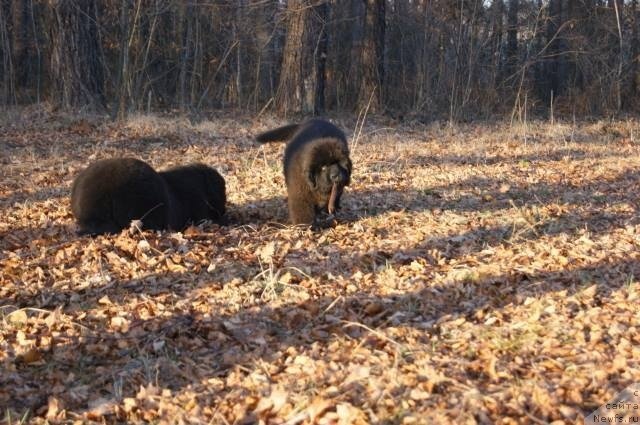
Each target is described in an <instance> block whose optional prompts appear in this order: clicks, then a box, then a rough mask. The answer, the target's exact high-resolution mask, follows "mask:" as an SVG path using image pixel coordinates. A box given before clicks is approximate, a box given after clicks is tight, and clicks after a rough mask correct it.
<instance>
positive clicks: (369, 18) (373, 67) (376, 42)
mask: <svg viewBox="0 0 640 425" xmlns="http://www.w3.org/2000/svg"><path fill="white" fill-rule="evenodd" d="M363 1H364V4H365V15H364V22H365V23H364V43H363V44H362V52H361V66H362V81H361V84H360V92H359V95H358V107H359V108H365V107H367V105H369V104H370V110H371V111H372V112H374V111H379V110H380V108H381V106H382V105H381V102H382V86H383V82H384V34H385V29H386V25H385V0H363Z"/></svg>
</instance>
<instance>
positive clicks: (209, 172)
mask: <svg viewBox="0 0 640 425" xmlns="http://www.w3.org/2000/svg"><path fill="white" fill-rule="evenodd" d="M159 174H160V176H161V177H162V178H163V179H164V181H165V182H166V183H167V185H168V187H169V193H170V196H171V205H172V208H171V214H170V216H171V217H170V227H171V228H173V229H182V228H184V227H185V226H186V225H187V224H189V223H190V222H193V223H198V222H199V221H202V220H212V221H216V220H220V219H221V218H222V217H223V216H224V213H225V209H226V207H225V204H226V202H227V199H226V193H225V182H224V178H222V176H221V175H220V174H219V173H218V172H217V171H216V170H214V169H213V168H211V167H209V166H207V165H204V164H189V165H184V166H181V167H176V168H172V169H169V170H166V171H161V172H160V173H159Z"/></svg>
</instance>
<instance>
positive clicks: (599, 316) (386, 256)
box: [0, 107, 640, 424]
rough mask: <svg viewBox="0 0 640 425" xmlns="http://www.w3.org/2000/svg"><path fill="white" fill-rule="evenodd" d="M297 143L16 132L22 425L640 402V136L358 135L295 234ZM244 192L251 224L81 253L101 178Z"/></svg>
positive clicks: (397, 417)
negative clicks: (72, 199)
mask: <svg viewBox="0 0 640 425" xmlns="http://www.w3.org/2000/svg"><path fill="white" fill-rule="evenodd" d="M281 123H282V121H279V120H276V119H272V118H261V119H258V120H252V119H249V118H235V119H234V118H232V117H220V118H212V119H210V120H206V121H202V122H200V123H198V124H192V123H190V122H189V121H188V120H186V119H179V118H171V117H160V116H140V117H133V118H131V119H129V120H128V121H127V122H125V123H113V122H110V121H107V120H100V119H92V118H80V116H66V115H64V114H60V113H56V114H54V113H51V112H49V111H48V110H47V109H46V108H44V107H31V108H26V109H21V110H16V111H9V112H7V113H5V114H4V116H3V117H2V118H0V167H1V169H2V173H1V175H0V267H1V273H0V407H1V409H2V411H1V412H0V423H2V422H3V421H4V422H5V423H10V424H15V423H24V422H33V423H44V422H45V421H49V422H50V423H69V422H74V421H85V422H90V421H96V422H103V421H104V422H107V423H113V422H153V423H194V424H199V423H202V424H205V423H220V424H248V423H273V424H277V423H288V424H297V423H315V424H351V423H355V424H364V423H387V424H396V423H398V424H414V423H418V424H420V423H430V424H440V423H456V424H474V423H481V424H489V423H499V424H515V423H547V422H552V423H554V424H561V423H582V417H583V415H586V414H588V413H589V412H591V411H593V410H594V409H596V408H598V407H599V406H600V405H601V404H602V403H605V402H607V401H608V400H609V399H610V398H611V397H613V396H614V395H615V394H616V393H617V392H618V391H620V390H622V389H624V388H625V387H627V386H628V385H630V384H633V383H635V382H640V332H639V330H640V308H639V306H640V285H639V284H638V282H637V280H636V279H638V277H639V276H640V216H639V215H638V208H639V203H640V191H639V188H640V123H639V122H638V121H633V120H622V121H597V122H583V123H555V124H553V125H552V124H549V123H546V122H533V123H529V124H527V125H524V124H516V125H513V126H510V125H509V123H484V124H464V125H458V126H454V127H449V126H447V125H445V124H441V123H440V124H438V123H434V124H430V125H422V124H408V123H394V122H391V121H390V122H385V121H384V120H383V119H378V120H369V121H368V123H367V124H366V125H365V126H364V129H363V131H362V133H361V135H360V137H359V138H358V139H357V140H354V137H353V129H354V125H355V121H338V124H339V125H341V126H342V127H343V128H345V129H346V131H347V133H348V135H349V139H350V144H351V151H352V159H353V163H354V172H353V176H352V185H351V186H350V187H349V188H347V190H346V191H345V194H344V197H343V209H342V210H341V211H340V212H339V213H338V217H337V224H336V225H335V226H334V227H332V228H328V229H326V230H323V231H315V232H314V231H311V230H308V229H304V228H300V227H294V226H288V225H287V224H286V220H287V212H286V198H285V197H286V191H285V187H284V181H283V176H282V170H281V159H282V152H283V145H282V144H270V145H266V146H262V147H261V146H258V145H257V144H256V143H255V142H254V141H253V140H252V135H253V134H256V133H257V132H259V131H263V130H266V129H268V128H270V127H273V126H276V125H280V124H281ZM124 155H129V156H134V157H138V158H141V159H143V160H145V161H148V162H149V163H151V164H152V165H153V166H154V167H156V168H157V169H162V168H165V167H168V166H171V165H176V164H179V163H186V162H192V161H202V162H205V163H207V164H209V165H212V166H214V167H216V168H217V169H218V170H219V171H220V172H221V173H222V174H223V175H224V176H225V178H226V181H227V194H228V199H229V204H228V217H229V224H227V225H224V226H218V225H216V224H211V223H204V224H201V225H199V226H195V227H190V228H188V229H186V230H185V231H184V232H182V233H171V232H168V231H167V232H149V231H145V232H140V231H137V230H125V231H123V232H122V233H120V234H118V235H112V236H100V237H96V238H93V239H92V238H89V237H79V236H76V234H75V224H74V222H73V217H72V215H71V212H70V208H69V192H70V184H71V182H72V180H73V178H74V176H75V175H76V174H77V173H78V172H79V171H80V170H81V169H82V168H83V167H85V166H86V165H87V164H88V163H89V162H90V161H92V160H96V159H98V158H103V157H110V156H124Z"/></svg>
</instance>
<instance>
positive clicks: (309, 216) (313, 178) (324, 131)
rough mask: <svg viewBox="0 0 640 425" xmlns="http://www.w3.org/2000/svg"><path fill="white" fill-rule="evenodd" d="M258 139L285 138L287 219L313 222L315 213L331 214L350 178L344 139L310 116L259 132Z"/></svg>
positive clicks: (347, 149) (314, 221) (272, 140)
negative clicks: (309, 118) (309, 117)
mask: <svg viewBox="0 0 640 425" xmlns="http://www.w3.org/2000/svg"><path fill="white" fill-rule="evenodd" d="M256 140H257V141H258V142H260V143H267V142H275V141H283V140H288V143H287V147H286V148H285V151H284V177H285V181H286V184H287V195H288V203H289V219H290V220H291V222H292V223H294V224H317V222H316V220H317V214H318V213H320V212H321V211H327V212H328V213H329V214H333V213H334V212H335V210H336V209H338V208H340V197H341V196H342V191H343V189H344V187H345V186H348V185H349V183H350V181H351V168H352V164H351V159H350V158H349V147H348V146H347V139H346V137H345V135H344V133H343V132H342V130H340V129H339V128H338V127H336V126H335V125H333V124H331V123H330V122H328V121H324V120H321V119H311V120H308V121H306V122H304V123H301V124H291V125H287V126H284V127H279V128H276V129H274V130H270V131H267V132H265V133H262V134H259V135H258V136H257V137H256Z"/></svg>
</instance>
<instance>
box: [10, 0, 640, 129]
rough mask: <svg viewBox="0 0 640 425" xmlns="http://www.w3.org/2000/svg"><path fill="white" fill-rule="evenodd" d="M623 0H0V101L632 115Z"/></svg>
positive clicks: (637, 73) (633, 48)
mask: <svg viewBox="0 0 640 425" xmlns="http://www.w3.org/2000/svg"><path fill="white" fill-rule="evenodd" d="M639 17H640V8H639V6H638V0H630V1H623V0H549V1H543V0H493V1H488V0H446V1H444V0H433V1H426V0H421V1H420V0H416V1H411V0H406V1H396V0H387V1H385V0H362V1H361V0H343V1H310V0H290V1H287V2H284V1H274V0H238V1H222V0H199V1H182V0H120V1H115V0H113V1H107V0H81V1H71V0H5V1H3V2H2V6H1V7H0V57H1V59H2V63H1V64H0V102H1V103H2V104H4V105H16V104H30V103H37V102H41V101H49V102H52V103H54V104H56V105H60V106H63V107H74V108H77V107H81V108H90V109H97V110H102V111H107V112H109V113H111V114H112V115H113V116H114V117H116V116H125V115H127V114H129V113H131V112H133V111H145V112H149V111H157V110H173V109H177V110H180V111H185V112H195V111H201V110H204V109H221V108H224V109H232V110H235V111H246V112H250V113H256V112H260V111H263V110H269V109H271V110H274V111H275V112H277V113H280V114H282V115H287V114H291V113H307V114H308V113H326V112H346V111H348V112H357V111H362V110H364V109H366V108H367V107H368V108H369V110H371V111H372V112H375V111H378V112H384V113H390V114H391V115H393V116H396V117H400V116H402V117H404V116H406V115H410V116H413V117H416V118H419V119H422V118H427V119H429V118H438V119H441V118H446V119H450V120H466V119H478V118H486V117H490V116H495V115H496V114H518V115H519V116H520V117H522V116H524V114H525V113H530V114H548V113H549V112H550V111H554V113H556V114H562V115H564V116H566V117H569V118H570V117H571V116H573V117H575V116H576V115H577V116H579V117H583V116H610V115H614V114H618V113H620V112H628V111H636V112H637V111H638V109H639V108H640V101H639V100H638V99H639V96H638V94H640V93H639V92H640V59H639V57H640V56H639V55H640V24H639Z"/></svg>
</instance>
